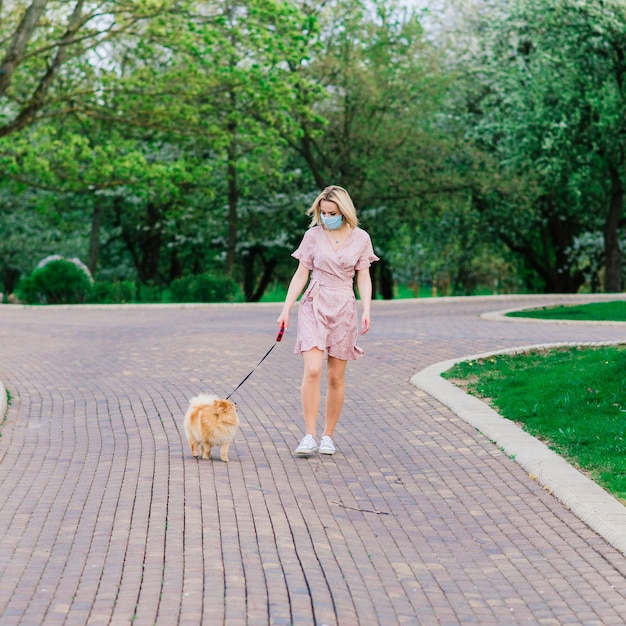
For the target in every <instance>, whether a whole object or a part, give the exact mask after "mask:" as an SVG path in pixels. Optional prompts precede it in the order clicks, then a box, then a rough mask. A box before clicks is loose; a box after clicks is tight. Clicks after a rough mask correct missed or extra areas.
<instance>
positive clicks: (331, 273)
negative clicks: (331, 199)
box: [292, 226, 378, 361]
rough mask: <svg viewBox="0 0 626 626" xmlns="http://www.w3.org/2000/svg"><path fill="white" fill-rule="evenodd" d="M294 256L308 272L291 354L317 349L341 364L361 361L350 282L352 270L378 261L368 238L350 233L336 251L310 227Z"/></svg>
mask: <svg viewBox="0 0 626 626" xmlns="http://www.w3.org/2000/svg"><path fill="white" fill-rule="evenodd" d="M292 256H294V257H295V258H296V259H298V260H299V261H300V263H302V265H304V266H305V267H306V268H307V269H309V270H311V280H310V281H309V286H308V287H307V289H306V291H305V292H304V294H303V295H302V298H301V299H300V305H299V308H298V333H297V338H296V347H295V350H294V352H295V353H296V354H300V353H302V352H306V351H307V350H310V349H311V348H319V349H320V350H324V351H327V352H328V354H329V355H330V356H333V357H336V358H337V359H341V360H343V361H348V360H354V359H358V358H359V357H361V356H363V350H362V349H361V348H359V347H358V346H357V345H356V341H357V337H358V334H359V327H358V313H357V305H356V298H355V295H354V286H353V285H354V283H353V281H354V274H355V272H356V270H362V269H366V268H368V267H369V266H370V265H371V264H372V263H373V262H374V261H378V257H377V256H376V255H375V254H374V249H373V248H372V241H371V239H370V236H369V235H368V234H367V233H366V232H365V231H364V230H362V229H360V228H354V229H352V232H351V233H350V234H349V235H348V237H347V238H346V240H345V241H344V242H343V243H342V244H341V245H340V246H339V248H337V250H335V248H333V245H332V243H331V242H330V240H329V238H328V235H327V234H326V231H325V230H324V228H323V226H314V227H313V228H310V229H309V230H307V232H306V233H305V234H304V237H303V238H302V242H301V243H300V246H299V247H298V249H297V250H296V251H295V252H294V253H293V254H292Z"/></svg>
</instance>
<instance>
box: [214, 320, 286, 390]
mask: <svg viewBox="0 0 626 626" xmlns="http://www.w3.org/2000/svg"><path fill="white" fill-rule="evenodd" d="M284 334H285V326H284V325H283V326H281V327H280V330H279V331H278V335H276V341H275V342H274V343H273V344H272V347H271V348H270V349H269V350H268V351H267V352H266V353H265V355H264V356H263V358H262V359H261V360H260V361H259V362H258V363H257V364H256V365H255V366H254V367H253V368H252V371H251V372H250V373H249V374H248V375H247V376H246V377H245V378H244V379H243V380H242V381H241V382H240V383H239V384H238V385H237V386H236V387H235V388H234V389H233V390H232V391H231V392H230V393H229V394H228V395H227V396H226V399H227V400H228V399H229V398H230V397H231V396H232V395H233V394H234V393H235V391H237V389H239V387H241V385H243V384H244V383H245V382H246V380H248V378H250V376H252V372H254V370H255V369H256V368H257V367H259V365H261V363H263V361H265V359H267V357H268V356H269V353H270V352H271V351H272V350H273V349H274V348H275V347H276V344H277V343H280V341H281V340H282V338H283V335H284Z"/></svg>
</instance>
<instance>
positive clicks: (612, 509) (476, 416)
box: [411, 341, 626, 555]
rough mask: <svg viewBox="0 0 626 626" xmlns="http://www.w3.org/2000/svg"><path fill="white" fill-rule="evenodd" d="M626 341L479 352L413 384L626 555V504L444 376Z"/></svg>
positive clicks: (432, 370)
mask: <svg viewBox="0 0 626 626" xmlns="http://www.w3.org/2000/svg"><path fill="white" fill-rule="evenodd" d="M623 344H624V342H623V341H616V342H610V343H589V344H581V343H555V344H541V345H535V346H523V347H518V348H511V349H508V350H499V351H497V352H487V353H482V354H475V355H472V356H467V357H463V358H459V359H452V360H449V361H442V362H440V363H435V364H434V365H431V366H430V367H427V368H426V369H424V370H422V371H421V372H418V373H417V374H415V375H414V376H412V377H411V383H412V384H414V385H415V386H416V387H418V388H419V389H421V390H423V391H425V392H426V393H428V394H430V395H431V396H433V397H434V398H435V399H437V400H438V401H439V402H441V403H442V404H444V405H445V406H447V407H448V408H450V409H451V410H452V411H454V413H456V414H457V415H458V416H459V417H460V418H461V419H462V420H464V421H465V422H467V423H468V424H470V425H471V426H473V427H474V428H476V429H477V430H478V431H479V432H481V433H482V434H483V435H485V436H486V437H488V438H489V439H490V440H491V441H493V442H494V443H495V444H496V445H497V446H499V447H500V448H501V449H502V450H503V451H504V452H505V453H506V454H508V455H509V456H510V457H511V458H513V459H515V461H516V462H517V463H519V464H520V465H521V466H522V467H523V468H524V469H525V470H526V471H527V472H528V474H529V476H530V477H531V478H533V479H536V480H537V482H538V483H539V484H540V485H542V486H543V487H544V488H545V489H546V490H547V491H549V492H550V493H552V494H553V495H554V496H555V497H556V498H557V499H558V500H559V501H560V502H561V503H562V504H563V505H564V506H565V507H567V508H568V509H570V510H571V511H572V512H573V513H574V514H575V515H576V516H577V517H579V518H580V519H581V520H582V521H584V522H585V523H586V524H587V525H588V526H589V527H590V528H592V529H593V530H594V531H595V532H597V533H598V534H599V535H600V536H602V537H603V538H604V539H605V540H606V541H607V542H608V543H609V544H610V545H612V546H613V547H614V548H615V549H617V550H619V551H620V552H622V553H623V554H624V555H626V506H624V505H623V504H622V503H621V502H619V501H618V500H617V499H616V498H614V497H613V496H611V495H610V494H609V493H607V492H606V491H605V490H604V489H602V488H601V487H600V486H598V485H597V484H596V483H594V482H593V481H592V480H590V479H589V478H587V477H586V476H585V475H584V474H582V473H581V472H579V471H578V470H577V469H575V468H574V467H572V466H571V465H570V464H569V463H567V461H565V460H564V459H563V458H562V457H560V456H559V455H558V454H556V453H555V452H553V451H552V450H550V449H549V448H548V447H547V446H546V445H545V444H543V443H541V442H540V441H539V440H538V439H535V438H534V437H532V436H531V435H529V434H528V433H526V432H524V431H523V430H522V429H521V428H519V427H518V426H517V425H515V424H514V423H513V422H511V421H510V420H507V419H505V418H503V417H502V416H501V415H500V414H498V413H497V412H496V411H494V410H493V409H492V408H491V407H489V406H488V405H487V404H485V403H484V402H482V401H481V400H479V399H478V398H476V397H474V396H471V395H469V394H466V393H465V392H464V391H462V390H461V389H459V388H458V387H457V386H455V385H453V384H452V383H450V382H448V381H447V380H445V379H444V378H442V377H441V374H442V373H443V372H445V371H447V370H448V369H450V368H451V367H452V366H453V365H454V364H455V363H459V362H462V361H469V360H475V359H483V358H487V357H490V356H493V355H497V354H520V353H522V352H528V351H529V350H539V349H543V350H546V349H551V348H557V347H564V346H580V345H583V346H585V345H588V346H605V345H623Z"/></svg>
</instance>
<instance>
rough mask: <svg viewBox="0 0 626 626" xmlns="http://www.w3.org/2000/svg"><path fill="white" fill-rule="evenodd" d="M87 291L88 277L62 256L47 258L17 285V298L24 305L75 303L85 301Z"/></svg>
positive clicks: (89, 285) (89, 283) (89, 287)
mask: <svg viewBox="0 0 626 626" xmlns="http://www.w3.org/2000/svg"><path fill="white" fill-rule="evenodd" d="M90 292H91V280H90V278H89V276H88V275H87V274H86V273H85V271H84V270H83V269H81V268H80V267H79V266H78V265H76V263H73V262H72V261H66V260H65V259H56V260H52V261H49V262H48V263H46V264H45V265H44V266H43V267H40V268H38V269H36V270H35V271H34V272H33V273H32V274H30V275H29V276H27V277H26V278H24V279H22V280H21V281H20V283H19V285H18V287H17V293H18V296H19V298H20V300H22V301H23V302H27V303H28V304H78V303H82V302H85V300H86V299H87V297H88V295H89V294H90Z"/></svg>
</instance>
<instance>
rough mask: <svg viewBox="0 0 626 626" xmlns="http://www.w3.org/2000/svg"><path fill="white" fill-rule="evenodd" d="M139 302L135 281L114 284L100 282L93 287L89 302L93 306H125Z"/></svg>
mask: <svg viewBox="0 0 626 626" xmlns="http://www.w3.org/2000/svg"><path fill="white" fill-rule="evenodd" d="M136 301H137V286H136V285H135V283H134V282H133V281H130V280H122V281H116V282H113V283H110V282H105V281H98V282H95V283H94V284H93V286H92V289H91V292H90V294H89V296H88V298H87V302H90V303H93V304H114V303H115V304H125V303H128V302H136Z"/></svg>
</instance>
